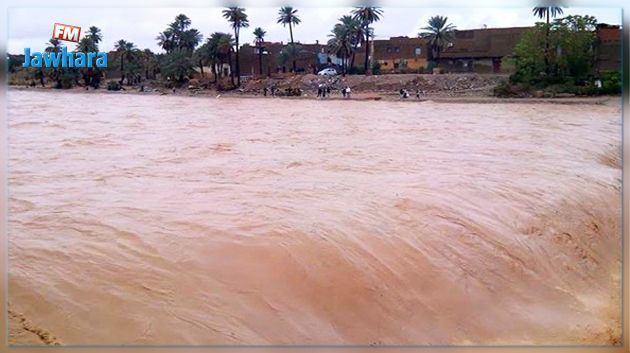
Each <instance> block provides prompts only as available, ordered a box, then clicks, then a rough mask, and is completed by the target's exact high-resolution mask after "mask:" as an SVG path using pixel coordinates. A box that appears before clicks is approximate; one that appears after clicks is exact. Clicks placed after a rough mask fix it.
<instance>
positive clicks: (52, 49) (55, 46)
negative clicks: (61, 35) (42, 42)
mask: <svg viewBox="0 0 630 353" xmlns="http://www.w3.org/2000/svg"><path fill="white" fill-rule="evenodd" d="M46 45H47V47H46V49H45V51H46V52H47V53H59V52H60V51H61V41H60V40H59V39H54V38H51V39H50V40H49V41H48V43H46Z"/></svg>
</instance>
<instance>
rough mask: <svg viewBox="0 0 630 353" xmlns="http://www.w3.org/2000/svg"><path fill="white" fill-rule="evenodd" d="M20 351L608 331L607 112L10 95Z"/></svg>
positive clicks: (613, 321) (613, 118)
mask: <svg viewBox="0 0 630 353" xmlns="http://www.w3.org/2000/svg"><path fill="white" fill-rule="evenodd" d="M8 111H9V122H8V128H9V150H8V155H9V300H10V307H9V309H10V313H9V314H10V318H11V336H10V340H11V342H12V343H17V344H19V343H24V342H27V343H29V342H30V343H33V342H35V343H38V342H39V343H51V342H52V343H54V342H57V343H61V344H178V345H179V344H196V345H201V344H228V345H231V344H256V345H258V344H261V345H265V344H275V345H285V344H353V345H374V344H376V345H379V344H383V345H399V344H447V345H451V344H457V345H468V344H613V343H618V342H619V341H620V337H621V331H620V324H621V322H620V313H621V302H620V300H621V298H620V281H621V229H620V228H621V161H620V146H621V115H620V108H619V107H618V106H615V105H614V104H613V105H558V104H452V103H451V104H443V103H433V102H374V101H370V102H368V101H323V102H322V101H316V100H291V99H274V98H268V99H263V98H260V99H247V98H218V99H216V98H214V97H212V98H210V97H205V98H191V97H178V96H141V95H133V94H105V93H94V94H77V93H61V92H28V91H11V92H9V109H8Z"/></svg>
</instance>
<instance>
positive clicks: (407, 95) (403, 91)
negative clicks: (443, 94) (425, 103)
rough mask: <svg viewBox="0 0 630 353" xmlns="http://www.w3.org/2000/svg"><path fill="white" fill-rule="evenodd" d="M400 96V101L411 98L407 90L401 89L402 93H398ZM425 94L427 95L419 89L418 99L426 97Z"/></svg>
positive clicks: (417, 91) (417, 92)
mask: <svg viewBox="0 0 630 353" xmlns="http://www.w3.org/2000/svg"><path fill="white" fill-rule="evenodd" d="M398 94H399V96H400V99H407V98H409V91H407V90H406V89H404V88H401V89H400V91H398ZM425 94H426V92H425V91H421V90H419V89H418V90H416V98H417V99H420V96H423V95H425Z"/></svg>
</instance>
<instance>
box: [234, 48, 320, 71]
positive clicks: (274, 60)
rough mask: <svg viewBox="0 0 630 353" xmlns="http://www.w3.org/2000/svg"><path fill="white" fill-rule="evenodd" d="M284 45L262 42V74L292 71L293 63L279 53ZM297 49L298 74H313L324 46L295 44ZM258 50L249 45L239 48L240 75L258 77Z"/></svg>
mask: <svg viewBox="0 0 630 353" xmlns="http://www.w3.org/2000/svg"><path fill="white" fill-rule="evenodd" d="M285 46H286V44H284V43H282V42H264V43H263V49H262V70H263V72H262V74H263V75H269V74H271V73H275V72H289V71H291V70H292V69H293V61H292V60H291V59H288V60H286V59H284V60H283V57H282V55H281V54H280V52H281V51H282V48H284V47H285ZM295 46H296V48H299V54H298V56H297V60H296V68H297V71H298V72H307V73H313V72H315V71H316V70H317V68H318V67H319V65H318V54H319V53H321V52H322V51H325V50H326V46H325V45H322V44H319V43H315V44H301V43H295ZM258 52H259V48H258V47H256V46H253V45H250V44H244V45H243V46H241V50H240V53H239V57H240V58H239V59H240V66H241V75H243V76H249V75H260V74H261V72H260V62H259V55H258Z"/></svg>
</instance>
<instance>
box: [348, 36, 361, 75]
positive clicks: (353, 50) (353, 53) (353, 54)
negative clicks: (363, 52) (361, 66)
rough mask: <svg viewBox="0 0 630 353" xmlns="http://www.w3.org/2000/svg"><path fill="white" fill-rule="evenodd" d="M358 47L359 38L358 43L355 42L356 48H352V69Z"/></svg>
mask: <svg viewBox="0 0 630 353" xmlns="http://www.w3.org/2000/svg"><path fill="white" fill-rule="evenodd" d="M358 47H359V40H358V38H357V41H356V43H354V48H353V49H352V59H350V69H352V68H353V67H354V58H355V57H356V54H357V48H358Z"/></svg>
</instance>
